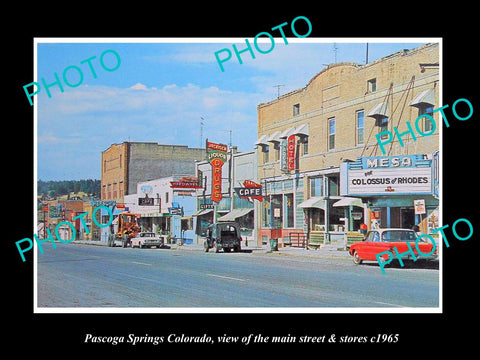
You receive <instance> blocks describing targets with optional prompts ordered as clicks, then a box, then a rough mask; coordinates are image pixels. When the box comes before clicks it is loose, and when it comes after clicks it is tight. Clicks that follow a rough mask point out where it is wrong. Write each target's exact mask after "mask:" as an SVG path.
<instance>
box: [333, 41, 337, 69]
mask: <svg viewBox="0 0 480 360" xmlns="http://www.w3.org/2000/svg"><path fill="white" fill-rule="evenodd" d="M337 51H338V47H337V43H333V52H334V53H335V64H336V63H337Z"/></svg>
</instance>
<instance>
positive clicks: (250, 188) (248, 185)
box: [234, 180, 263, 201]
mask: <svg viewBox="0 0 480 360" xmlns="http://www.w3.org/2000/svg"><path fill="white" fill-rule="evenodd" d="M234 190H235V192H236V194H237V196H238V197H239V198H241V199H248V200H250V201H252V199H256V200H259V201H263V195H262V185H261V184H257V183H256V182H254V181H251V180H245V181H244V182H243V187H236V188H234Z"/></svg>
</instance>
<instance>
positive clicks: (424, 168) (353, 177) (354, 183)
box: [341, 155, 433, 196]
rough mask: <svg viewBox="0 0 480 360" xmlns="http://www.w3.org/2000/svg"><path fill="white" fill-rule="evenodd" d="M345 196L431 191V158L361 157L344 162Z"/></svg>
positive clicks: (343, 185)
mask: <svg viewBox="0 0 480 360" xmlns="http://www.w3.org/2000/svg"><path fill="white" fill-rule="evenodd" d="M341 169H342V170H341V171H342V175H343V176H342V182H341V190H342V191H341V192H342V193H343V194H344V195H357V196H358V195H406V194H432V191H433V185H432V160H431V159H427V158H426V156H424V155H405V156H377V157H361V158H357V161H353V162H346V163H342V165H341Z"/></svg>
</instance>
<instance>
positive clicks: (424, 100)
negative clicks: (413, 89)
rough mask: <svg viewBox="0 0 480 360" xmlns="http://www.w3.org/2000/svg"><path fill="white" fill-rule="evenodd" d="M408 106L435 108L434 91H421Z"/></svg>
mask: <svg viewBox="0 0 480 360" xmlns="http://www.w3.org/2000/svg"><path fill="white" fill-rule="evenodd" d="M409 105H410V106H415V107H420V106H435V89H433V88H432V89H428V90H424V91H422V92H421V93H420V94H418V95H417V96H416V97H415V99H413V100H412V101H411V102H410V104H409Z"/></svg>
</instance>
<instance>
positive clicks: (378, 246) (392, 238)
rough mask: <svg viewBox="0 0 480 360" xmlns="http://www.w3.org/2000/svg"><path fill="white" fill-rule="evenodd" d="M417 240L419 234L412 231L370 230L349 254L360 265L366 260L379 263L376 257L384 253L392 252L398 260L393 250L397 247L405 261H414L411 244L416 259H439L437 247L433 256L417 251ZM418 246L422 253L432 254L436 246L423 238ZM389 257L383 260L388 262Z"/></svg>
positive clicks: (393, 229) (385, 256)
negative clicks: (410, 249) (410, 250)
mask: <svg viewBox="0 0 480 360" xmlns="http://www.w3.org/2000/svg"><path fill="white" fill-rule="evenodd" d="M416 239H417V233H416V232H415V231H414V230H410V229H399V228H387V229H376V230H370V231H368V232H367V234H366V235H365V238H364V239H363V241H358V242H356V243H353V244H352V245H351V246H350V249H349V252H350V255H352V256H353V262H354V263H355V264H357V265H359V264H361V263H362V262H363V261H364V260H371V261H378V260H377V258H376V256H375V255H377V254H379V253H381V252H383V251H390V252H391V253H392V254H393V255H394V256H395V259H398V258H397V254H396V253H395V250H394V249H393V248H395V247H396V248H397V251H398V253H399V254H403V255H401V259H402V261H403V260H404V259H407V260H408V259H413V257H412V254H411V253H410V252H409V251H408V250H409V249H408V245H407V243H409V244H410V247H411V248H412V250H413V252H414V254H415V257H416V259H436V258H437V256H438V255H437V249H438V247H436V249H435V251H434V253H433V254H431V255H427V256H425V255H422V254H420V253H419V252H418V251H417V248H416V246H415V240H416ZM417 246H418V248H419V249H420V251H421V252H422V253H424V254H430V252H431V251H432V249H433V246H434V245H433V244H432V243H430V242H428V240H427V239H426V238H425V237H423V238H421V239H420V240H419V241H418V244H417ZM388 256H389V255H388V254H384V255H382V256H381V258H382V259H384V260H385V261H386V260H388Z"/></svg>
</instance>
